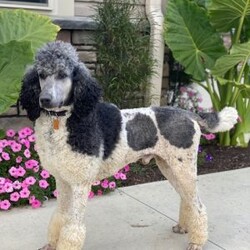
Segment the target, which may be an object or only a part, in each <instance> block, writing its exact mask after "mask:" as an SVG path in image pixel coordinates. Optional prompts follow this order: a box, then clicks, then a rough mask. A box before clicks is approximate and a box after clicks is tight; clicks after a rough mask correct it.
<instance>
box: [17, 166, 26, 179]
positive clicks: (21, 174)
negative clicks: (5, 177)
mask: <svg viewBox="0 0 250 250" xmlns="http://www.w3.org/2000/svg"><path fill="white" fill-rule="evenodd" d="M25 173H26V170H25V169H24V168H23V167H22V166H19V167H18V168H17V175H18V176H19V177H22V176H24V175H25Z"/></svg>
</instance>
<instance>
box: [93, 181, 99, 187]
mask: <svg viewBox="0 0 250 250" xmlns="http://www.w3.org/2000/svg"><path fill="white" fill-rule="evenodd" d="M100 184H101V182H100V181H95V182H94V183H93V184H92V186H98V185H100Z"/></svg>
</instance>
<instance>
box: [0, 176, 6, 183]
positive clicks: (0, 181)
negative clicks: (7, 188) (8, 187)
mask: <svg viewBox="0 0 250 250" xmlns="http://www.w3.org/2000/svg"><path fill="white" fill-rule="evenodd" d="M4 183H5V178H3V177H0V185H4Z"/></svg>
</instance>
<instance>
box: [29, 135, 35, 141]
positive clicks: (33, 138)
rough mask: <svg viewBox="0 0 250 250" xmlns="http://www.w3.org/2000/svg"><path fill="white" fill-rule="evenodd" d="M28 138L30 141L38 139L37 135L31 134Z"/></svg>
mask: <svg viewBox="0 0 250 250" xmlns="http://www.w3.org/2000/svg"><path fill="white" fill-rule="evenodd" d="M28 140H29V141H30V142H34V141H35V140H36V137H35V135H30V136H29V137H28Z"/></svg>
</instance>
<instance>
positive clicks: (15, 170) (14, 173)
mask: <svg viewBox="0 0 250 250" xmlns="http://www.w3.org/2000/svg"><path fill="white" fill-rule="evenodd" d="M8 172H9V174H10V175H11V176H12V177H15V178H17V177H18V172H17V168H16V167H14V166H13V167H11V168H10V169H9V171H8Z"/></svg>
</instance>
